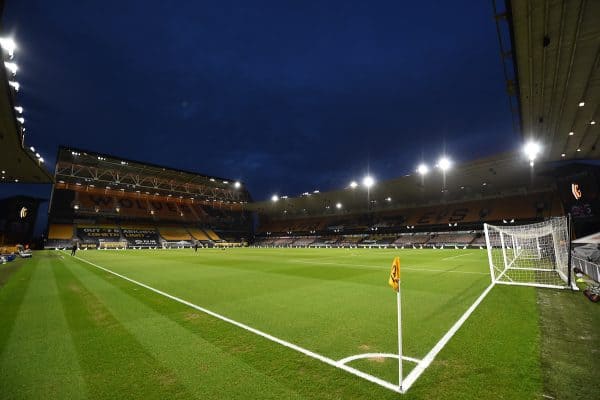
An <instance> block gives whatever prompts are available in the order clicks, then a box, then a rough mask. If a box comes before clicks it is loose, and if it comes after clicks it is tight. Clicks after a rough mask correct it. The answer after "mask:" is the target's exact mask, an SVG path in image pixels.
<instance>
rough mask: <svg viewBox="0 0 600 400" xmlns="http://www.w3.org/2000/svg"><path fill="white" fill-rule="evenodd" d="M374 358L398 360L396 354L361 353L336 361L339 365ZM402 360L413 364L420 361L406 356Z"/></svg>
mask: <svg viewBox="0 0 600 400" xmlns="http://www.w3.org/2000/svg"><path fill="white" fill-rule="evenodd" d="M376 357H385V358H395V359H398V354H393V353H362V354H355V355H353V356H350V357H346V358H342V359H341V360H338V362H339V363H341V364H348V363H349V362H350V361H354V360H360V359H363V358H376ZM402 359H403V360H406V361H410V362H414V363H417V364H418V363H420V362H421V360H419V359H418V358H413V357H407V356H402Z"/></svg>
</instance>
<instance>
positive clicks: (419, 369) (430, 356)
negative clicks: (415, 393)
mask: <svg viewBox="0 0 600 400" xmlns="http://www.w3.org/2000/svg"><path fill="white" fill-rule="evenodd" d="M494 285H495V284H494V283H491V284H490V286H488V287H487V288H486V289H485V290H484V291H483V293H481V295H480V296H479V297H478V298H477V300H475V302H474V303H473V304H471V307H469V308H468V309H467V311H465V313H464V314H463V315H462V316H461V317H460V318H459V319H458V321H456V322H455V323H454V325H452V327H451V328H450V330H448V332H446V334H445V335H444V336H443V337H442V338H441V339H440V341H439V342H437V343H436V345H435V346H433V348H432V349H431V350H430V351H429V353H427V355H426V356H425V357H424V358H423V360H421V362H420V363H418V364H417V366H416V367H415V368H414V369H413V370H412V371H410V373H409V374H408V375H407V376H406V378H405V379H404V382H403V383H402V389H403V390H404V392H406V391H408V389H410V387H411V386H412V384H413V383H415V381H416V380H417V379H418V378H419V376H421V374H422V373H423V372H425V369H427V367H429V365H430V364H431V362H432V361H433V360H434V359H435V357H436V356H437V355H438V353H439V352H440V351H442V349H443V348H444V346H446V344H447V343H448V342H449V341H450V339H452V336H454V334H455V333H456V332H457V331H458V330H459V329H460V327H461V326H462V325H463V324H464V323H465V321H466V320H467V319H468V318H469V317H470V316H471V314H473V311H475V309H476V308H477V306H479V304H480V303H481V302H482V301H483V299H484V298H485V296H487V295H488V293H489V292H490V290H492V288H493V287H494Z"/></svg>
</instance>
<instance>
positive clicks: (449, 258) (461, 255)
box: [442, 253, 472, 260]
mask: <svg viewBox="0 0 600 400" xmlns="http://www.w3.org/2000/svg"><path fill="white" fill-rule="evenodd" d="M471 254H472V253H466V254H459V255H457V256H451V257H445V258H442V260H452V259H453V258H458V257H464V256H470V255H471Z"/></svg>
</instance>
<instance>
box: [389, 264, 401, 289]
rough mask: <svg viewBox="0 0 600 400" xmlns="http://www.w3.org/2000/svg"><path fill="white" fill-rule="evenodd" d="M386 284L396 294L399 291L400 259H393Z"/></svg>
mask: <svg viewBox="0 0 600 400" xmlns="http://www.w3.org/2000/svg"><path fill="white" fill-rule="evenodd" d="M388 284H389V285H390V286H391V287H392V289H394V290H395V291H396V292H398V291H400V257H396V258H394V262H392V270H391V271H390V279H389V280H388Z"/></svg>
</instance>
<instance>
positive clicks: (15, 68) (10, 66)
mask: <svg viewBox="0 0 600 400" xmlns="http://www.w3.org/2000/svg"><path fill="white" fill-rule="evenodd" d="M4 66H5V67H6V69H7V70H9V71H10V72H12V74H13V75H16V74H17V71H18V70H19V67H18V66H17V64H16V63H14V62H8V61H4Z"/></svg>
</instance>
